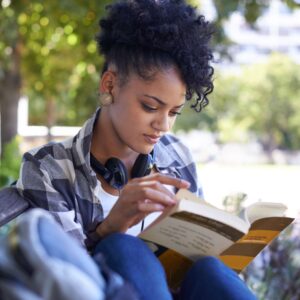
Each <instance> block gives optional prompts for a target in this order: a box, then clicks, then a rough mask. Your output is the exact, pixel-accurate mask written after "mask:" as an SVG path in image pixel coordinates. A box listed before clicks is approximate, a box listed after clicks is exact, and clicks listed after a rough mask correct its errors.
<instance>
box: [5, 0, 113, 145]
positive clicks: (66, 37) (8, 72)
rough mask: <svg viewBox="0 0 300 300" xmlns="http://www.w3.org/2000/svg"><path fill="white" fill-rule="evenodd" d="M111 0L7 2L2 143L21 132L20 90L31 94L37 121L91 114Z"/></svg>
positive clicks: (51, 122)
mask: <svg viewBox="0 0 300 300" xmlns="http://www.w3.org/2000/svg"><path fill="white" fill-rule="evenodd" d="M111 2H112V1H108V0H107V1H104V0H102V1H84V0H78V1H75V0H72V1H69V0H61V1H49V0H48V1H47V0H46V1H40V0H31V1H29V0H22V1H10V0H2V2H1V6H2V7H1V10H0V35H1V41H0V108H1V110H0V112H1V144H2V145H3V144H5V143H7V142H8V141H9V140H11V139H12V137H13V136H15V134H16V130H17V122H16V120H17V105H18V100H19V98H20V95H21V94H25V95H28V96H29V98H30V109H31V112H32V113H31V116H32V120H31V121H32V122H34V123H39V122H42V123H46V124H47V125H48V126H52V125H53V124H54V123H57V121H58V122H59V121H60V120H61V119H64V120H66V123H74V120H77V119H78V117H79V118H80V120H82V119H81V118H84V117H86V116H87V114H88V112H87V109H86V107H91V105H88V106H87V105H86V104H87V103H89V104H90V103H92V104H94V105H95V103H96V101H97V97H96V92H97V88H96V87H97V85H95V83H96V80H97V78H98V73H99V70H100V67H101V63H102V60H101V57H99V55H97V53H96V52H97V47H96V43H95V42H94V37H95V35H96V33H97V31H98V19H99V18H100V17H101V16H102V15H103V14H104V13H105V6H106V5H107V4H108V3H111ZM78 102H80V106H79V105H78ZM65 107H67V111H66V109H65ZM79 107H80V109H79ZM55 112H59V113H58V115H57V116H56V114H55ZM45 121H46V122H45Z"/></svg>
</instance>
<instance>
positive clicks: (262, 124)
mask: <svg viewBox="0 0 300 300" xmlns="http://www.w3.org/2000/svg"><path fill="white" fill-rule="evenodd" d="M299 86H300V68H299V65H297V64H296V63H295V62H294V61H292V60H291V59H290V58H288V57H287V56H284V55H282V54H279V53H273V54H272V55H271V56H270V57H269V59H268V61H266V62H265V63H262V64H257V65H252V66H249V67H244V68H242V69H241V71H240V72H239V73H238V74H225V73H218V74H216V79H215V90H214V92H213V94H212V95H211V97H210V101H211V103H210V105H209V106H208V107H207V108H206V109H205V110H204V111H203V112H202V113H201V114H200V115H199V116H198V122H197V121H196V120H195V119H194V118H195V115H196V114H195V113H194V112H193V111H191V110H186V111H185V115H184V114H183V115H182V116H180V117H179V118H178V120H177V122H178V124H177V127H176V129H177V130H178V129H179V128H183V129H185V130H189V129H192V128H195V127H198V128H201V129H208V130H210V131H213V132H218V135H219V141H220V142H226V141H229V140H236V141H247V138H248V137H249V135H245V132H248V133H249V134H251V133H252V134H253V135H255V136H256V137H257V138H258V140H259V142H260V143H261V144H262V145H263V147H264V149H265V150H266V151H267V152H271V151H272V150H274V149H275V148H281V149H289V150H296V149H299V148H300V127H299V124H300V102H299V99H300V90H299ZM191 120H194V122H192V121H191Z"/></svg>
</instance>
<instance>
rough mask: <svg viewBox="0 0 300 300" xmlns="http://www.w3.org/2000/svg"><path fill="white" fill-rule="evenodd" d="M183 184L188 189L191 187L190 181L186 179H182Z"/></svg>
mask: <svg viewBox="0 0 300 300" xmlns="http://www.w3.org/2000/svg"><path fill="white" fill-rule="evenodd" d="M181 183H183V184H184V185H185V186H186V187H189V186H190V185H191V184H190V183H189V182H188V181H186V180H184V179H181Z"/></svg>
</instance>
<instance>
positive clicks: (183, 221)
mask: <svg viewBox="0 0 300 300" xmlns="http://www.w3.org/2000/svg"><path fill="white" fill-rule="evenodd" d="M243 235H244V233H243V232H241V231H239V230H237V229H235V228H233V227H231V226H228V225H226V224H224V223H221V222H218V221H216V220H214V219H211V218H207V217H204V216H200V215H196V214H192V213H190V212H186V211H185V212H177V213H174V214H173V215H171V216H168V217H166V218H165V219H163V220H162V221H161V222H159V223H157V224H156V225H155V226H153V227H151V228H150V229H149V230H145V231H144V232H142V233H141V234H140V235H139V237H140V238H142V239H144V240H146V241H150V242H153V243H156V244H159V245H161V246H164V247H166V248H169V249H172V250H175V251H176V252H178V253H180V254H182V255H184V256H187V257H189V258H190V259H191V260H197V259H198V258H200V257H202V256H205V255H216V256H217V255H219V254H220V253H221V252H222V251H224V250H225V249H227V248H228V247H229V246H230V245H232V244H233V243H234V242H236V241H237V240H239V239H240V238H241V237H242V236H243Z"/></svg>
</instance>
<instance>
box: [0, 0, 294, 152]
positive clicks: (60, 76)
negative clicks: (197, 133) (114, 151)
mask: <svg viewBox="0 0 300 300" xmlns="http://www.w3.org/2000/svg"><path fill="white" fill-rule="evenodd" d="M189 1H190V2H191V3H192V4H194V5H201V0H189ZM112 2H113V0H102V1H96V0H92V1H84V0H76V1H75V0H61V1H50V0H44V1H41V0H31V1H29V0H19V1H13V0H0V4H1V7H0V35H1V41H0V113H1V119H0V122H1V145H2V147H3V144H5V143H7V142H8V141H9V140H11V139H12V138H13V137H14V136H15V134H16V132H17V122H16V120H17V105H18V100H19V98H20V95H21V94H24V95H28V96H29V99H30V118H31V119H30V121H31V123H34V124H38V123H39V124H41V123H43V124H45V123H46V125H47V126H48V127H50V126H52V125H53V124H54V123H55V124H62V123H63V124H67V125H74V124H76V125H79V124H81V123H82V122H83V120H85V119H86V118H87V116H89V115H90V113H91V112H92V110H93V109H94V107H95V106H96V105H97V104H96V103H97V96H96V93H97V88H96V87H97V80H98V78H99V70H100V69H101V66H102V58H101V57H100V56H99V55H97V53H96V51H97V49H96V44H95V42H94V41H93V40H94V36H95V34H96V33H97V31H98V24H97V23H98V22H97V21H98V19H99V18H100V17H101V16H103V14H104V13H105V9H104V8H105V6H106V5H107V4H108V3H112ZM286 2H287V3H288V4H289V5H290V6H291V7H294V6H297V4H296V2H294V1H292V0H287V1H286ZM215 5H216V9H217V19H216V20H215V24H216V34H215V36H216V39H215V44H216V45H217V47H216V49H217V50H218V51H219V52H220V53H221V52H223V53H224V52H226V51H225V50H226V45H227V44H228V41H226V39H225V38H224V32H223V30H222V28H223V22H224V20H226V19H227V18H228V16H229V15H230V13H231V12H233V11H234V10H236V9H237V8H238V9H239V10H240V11H242V12H243V13H244V14H245V16H246V18H247V20H248V21H249V22H253V21H254V20H255V19H256V18H257V16H259V14H260V13H261V11H262V10H263V9H264V8H265V7H266V5H267V4H266V2H264V1H244V0H230V1H221V0H215ZM202 120H203V121H207V122H208V126H213V121H212V118H211V117H209V116H208V115H203V116H201V121H202ZM194 122H196V117H194Z"/></svg>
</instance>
